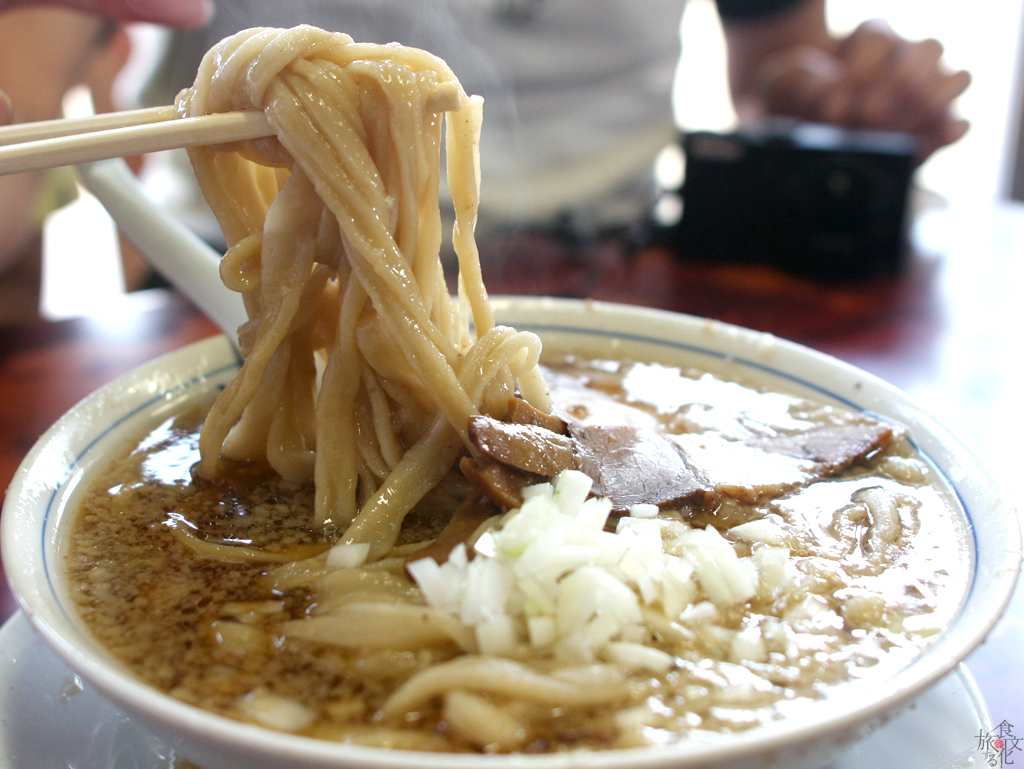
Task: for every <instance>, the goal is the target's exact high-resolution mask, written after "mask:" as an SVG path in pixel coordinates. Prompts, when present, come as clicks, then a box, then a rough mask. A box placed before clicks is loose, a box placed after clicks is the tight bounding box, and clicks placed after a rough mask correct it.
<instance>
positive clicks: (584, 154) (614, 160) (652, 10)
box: [145, 0, 970, 240]
mask: <svg viewBox="0 0 1024 769" xmlns="http://www.w3.org/2000/svg"><path fill="white" fill-rule="evenodd" d="M717 2H718V8H719V13H720V15H721V17H722V20H723V23H724V28H725V32H726V39H727V43H728V47H729V75H730V84H731V88H732V95H733V98H734V101H735V104H736V107H737V111H738V113H739V114H740V115H741V116H742V118H743V119H744V120H748V121H749V120H755V119H758V118H759V117H762V116H765V115H772V114H785V115H791V116H795V117H799V118H802V119H806V120H814V121H825V122H830V123H835V124H838V125H842V126H849V127H865V128H880V129H892V130H901V131H908V132H912V133H915V134H917V135H918V136H919V138H920V141H921V146H922V147H923V154H922V159H924V158H925V157H927V155H928V154H930V153H931V152H932V151H934V150H935V149H937V148H939V147H942V146H945V145H946V144H949V143H951V142H952V141H955V140H956V139H957V138H959V137H960V136H961V135H963V133H964V131H965V130H966V128H967V125H966V123H965V122H964V121H962V120H959V119H958V118H957V117H956V116H955V115H954V114H953V111H952V103H953V101H954V99H955V98H956V97H957V96H958V95H959V94H960V93H962V92H963V90H964V89H965V88H966V87H967V85H968V83H969V80H970V78H969V76H968V74H967V73H966V72H948V71H946V69H945V68H944V66H943V64H942V61H941V56H942V46H941V45H940V44H939V43H938V42H936V41H934V40H926V41H922V42H911V41H907V40H904V39H902V38H900V37H898V36H897V35H896V34H895V33H894V32H893V31H892V30H891V29H890V28H889V27H888V26H887V25H886V24H885V23H884V22H882V21H874V22H868V23H865V24H863V25H861V27H859V28H858V29H857V30H856V31H854V32H853V33H852V34H850V35H845V36H835V35H832V34H831V33H830V32H829V31H828V29H827V26H826V23H825V0H717ZM684 4H685V0H644V2H643V3H626V2H623V0H420V1H419V2H417V3H408V2H405V0H304V1H303V2H301V3H298V4H291V3H289V4H284V3H279V2H276V0H217V13H216V15H215V16H214V18H213V20H212V21H211V23H210V24H209V25H207V26H206V27H204V28H202V29H198V30H195V31H192V32H186V33H181V34H178V35H175V37H174V39H173V41H172V42H171V46H170V50H169V51H168V53H167V55H166V56H165V57H164V66H163V67H162V68H161V70H160V71H159V72H158V73H157V75H156V77H155V78H154V80H153V81H152V83H151V84H150V87H149V89H148V90H147V93H146V96H145V103H146V104H166V103H168V102H169V101H170V100H171V99H173V98H174V95H175V94H176V93H177V92H178V91H179V90H180V89H181V88H184V87H187V86H189V85H190V84H191V83H192V80H193V79H194V77H195V72H196V69H197V68H198V65H199V61H200V59H201V57H202V55H203V54H204V53H205V52H206V51H207V50H208V49H209V48H210V47H212V46H213V45H215V44H216V43H217V42H218V41H219V40H221V39H223V38H224V37H226V36H228V35H230V34H233V33H234V32H236V31H238V30H240V29H243V28H246V27H252V26H270V27H290V26H294V25H295V24H296V23H300V22H303V23H310V24H314V25H316V26H320V27H324V28H325V29H333V30H338V31H343V32H346V33H348V34H350V35H351V36H352V37H353V38H354V39H355V40H357V41H367V42H375V43H386V42H389V41H392V40H397V41H399V42H401V43H403V44H405V45H411V46H416V47H420V48H424V49H426V50H428V51H431V52H432V53H435V54H437V55H438V56H440V57H441V58H442V59H444V60H445V61H446V62H447V63H448V64H449V65H450V66H451V68H452V70H453V71H454V72H455V73H456V75H457V76H458V77H459V79H460V80H461V81H462V83H463V85H464V86H465V89H466V91H467V92H468V93H475V94H480V95H482V96H483V97H484V127H483V135H482V138H481V166H482V178H483V180H484V183H483V190H482V197H481V210H480V222H479V224H478V235H479V237H480V238H481V239H483V240H486V238H487V237H488V235H489V234H490V233H492V232H495V231H497V232H502V231H508V230H509V229H512V230H515V229H516V228H527V229H529V228H550V227H552V226H556V227H564V228H566V229H568V230H570V231H575V232H579V233H582V234H584V235H586V234H587V233H593V232H606V231H612V230H615V229H621V228H622V227H627V226H629V225H630V224H631V223H635V222H636V221H638V220H639V219H641V218H642V217H643V216H644V215H645V213H646V211H647V210H648V208H649V206H650V204H651V202H652V196H653V194H654V188H653V181H652V180H653V175H652V167H653V160H654V158H655V156H656V155H657V153H658V152H659V151H660V150H661V149H663V148H664V147H665V146H666V144H668V143H669V142H671V141H673V140H674V139H675V138H676V133H677V132H676V126H675V122H674V117H673V111H672V105H671V89H672V84H673V79H674V76H675V70H676V66H677V63H678V60H679V56H680V39H679V22H680V19H681V17H682V11H683V8H684ZM196 226H197V227H200V228H201V225H198V224H197V225H196ZM203 234H204V236H207V237H216V234H215V233H210V232H206V233H203Z"/></svg>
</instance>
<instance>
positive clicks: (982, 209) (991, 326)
mask: <svg viewBox="0 0 1024 769" xmlns="http://www.w3.org/2000/svg"><path fill="white" fill-rule="evenodd" d="M911 243H912V247H911V249H910V253H909V256H908V259H907V263H906V265H905V268H904V270H903V271H902V273H901V274H900V275H898V276H895V277H886V278H880V279H875V280H871V281H869V282H865V283H860V284H850V285H823V284H819V283H815V282H813V281H810V280H806V279H802V278H798V277H793V276H788V275H784V274H781V273H779V272H776V271H773V270H771V269H767V268H763V267H753V266H740V265H725V264H717V265H713V264H705V263H699V262H687V261H684V260H680V259H678V258H676V257H674V256H672V255H671V254H670V253H669V252H667V251H665V250H662V249H659V248H644V249H641V250H640V251H638V252H636V253H633V254H631V255H629V256H626V255H624V254H622V253H620V252H619V251H618V250H617V249H612V248H598V249H593V250H591V251H589V252H587V253H585V254H581V253H575V252H571V251H568V250H561V249H559V248H554V247H551V246H550V244H543V243H541V244H527V245H530V246H531V248H532V247H533V246H537V248H536V249H535V253H536V254H537V255H536V256H535V257H534V258H533V259H532V260H530V259H525V260H524V259H523V258H522V256H521V255H519V254H517V255H515V256H512V255H511V254H512V253H513V251H514V249H513V247H512V245H510V246H509V251H508V253H509V254H510V256H509V257H508V258H506V259H500V258H499V259H495V260H493V261H492V262H490V264H492V267H491V268H490V269H489V270H488V274H487V275H486V279H487V281H488V286H489V288H490V290H491V292H492V293H494V294H498V293H533V294H542V293H543V294H552V295H561V296H590V297H594V298H597V299H604V300H609V301H616V302H627V303H632V304H640V305H646V306H651V307H659V308H663V309H668V310H675V311H681V312H688V313H692V314H696V315H703V316H708V317H714V318H718V319H721V320H725V321H729V322H733V323H737V324H740V325H743V326H748V327H751V328H755V329H758V330H761V331H767V332H770V333H773V334H776V335H777V336H780V337H784V338H788V339H791V340H794V341H797V342H801V343H803V344H806V345H808V346H810V347H813V348H815V349H818V350H821V351H823V352H826V353H830V354H832V355H835V356H837V357H839V358H842V359H844V360H846V361H848V362H850V363H853V364H855V365H857V366H860V367H861V368H863V369H865V370H867V371H869V372H871V373H873V374H876V375H877V376H880V377H881V378H883V379H885V380H887V381H889V382H891V383H892V384H894V385H896V386H897V387H900V388H902V389H903V390H905V391H907V392H908V393H909V394H910V395H912V396H913V397H914V398H915V399H916V400H917V401H918V402H919V403H920V404H921V405H922V406H924V407H925V408H926V409H927V410H929V411H931V412H932V413H933V414H935V415H936V416H938V417H939V418H940V419H941V420H942V421H943V422H945V423H946V424H947V426H949V427H950V428H952V429H953V430H954V431H957V432H959V433H960V434H961V435H962V436H964V437H965V438H966V439H967V440H968V441H969V442H971V443H973V444H974V445H975V446H976V447H977V448H978V450H979V452H980V454H981V456H982V457H984V458H985V459H987V460H988V462H989V464H990V467H991V469H992V472H993V474H994V475H995V477H996V479H997V480H998V481H999V482H1000V483H1001V484H1002V486H1003V489H1004V492H1006V493H1008V494H1009V495H1010V499H1011V504H1013V505H1014V506H1016V501H1015V496H1016V490H1015V488H1014V486H1013V483H1014V482H1015V481H1016V480H1017V477H1018V474H1017V472H1015V471H1016V465H1017V464H1019V462H1020V460H1021V459H1022V449H1021V441H1020V436H1021V435H1022V434H1024V410H1022V409H1020V408H1018V407H1017V404H1016V403H1015V402H1014V401H1015V399H1016V396H1017V394H1018V393H1019V390H1020V386H1019V382H1020V381H1021V380H1022V378H1024V370H1022V369H1024V363H1022V360H1021V352H1022V350H1021V343H1020V331H1021V329H1022V328H1024V323H1022V316H1024V301H1022V297H1024V259H1022V258H1021V257H1022V255H1024V207H1021V206H1016V205H1013V204H999V205H995V206H980V205H979V206H978V207H977V208H971V207H963V208H951V209H946V210H931V211H928V212H925V213H922V214H919V215H918V216H917V217H916V218H915V222H914V224H913V226H912V232H911ZM523 245H524V244H522V243H519V244H517V246H523ZM531 261H532V263H531ZM541 265H543V269H540V266H541ZM215 333H217V329H216V328H215V327H214V326H213V324H212V323H211V322H210V321H209V320H207V319H206V318H205V317H204V316H202V315H201V314H200V313H199V312H198V311H197V310H196V309H195V308H194V307H192V306H191V305H190V304H188V303H187V302H186V301H185V300H183V299H181V298H180V297H179V296H178V295H176V294H174V293H173V292H166V291H158V292H142V293H139V294H134V295H128V296H127V297H125V299H124V301H123V302H122V303H120V304H118V305H117V306H116V307H111V308H110V311H109V312H108V313H107V314H105V315H104V316H102V317H96V318H90V319H77V320H73V321H63V322H57V323H46V322H41V321H40V322H30V323H24V324H22V325H18V326H13V327H9V328H5V329H2V330H0V394H2V397H0V488H6V487H7V485H8V483H9V482H10V479H11V477H12V476H13V474H14V472H15V470H16V469H17V466H18V464H19V463H20V461H21V459H22V457H23V456H24V455H25V454H26V453H27V452H28V450H29V449H30V448H31V446H32V444H33V443H34V442H35V441H36V439H37V438H38V437H39V436H40V435H41V434H42V433H43V431H44V430H45V429H46V428H47V427H48V426H49V425H50V424H51V423H52V422H53V421H54V420H56V419H57V417H59V416H60V415H61V414H62V413H63V412H65V411H66V410H67V409H69V408H70V407H71V406H73V405H74V404H75V403H76V402H77V401H78V400H79V399H80V398H82V397H83V396H85V395H87V394H88V393H89V392H91V391H92V390H94V389H96V388H97V387H99V386H101V385H103V384H104V383H106V382H108V381H110V380H111V379H113V378H114V377H116V376H118V375H119V374H122V373H124V372H126V371H128V370H130V369H132V368H134V367H135V366H137V365H139V364H141V363H143V362H145V361H147V360H150V359H152V358H153V357H155V356H157V355H160V354H162V353H165V352H169V351H171V350H174V349H177V348H179V347H181V346H183V345H185V344H187V343H189V342H192V341H196V340H198V339H202V338H204V337H207V336H210V335H212V334H215ZM14 611H16V604H15V602H14V600H13V598H12V596H11V595H10V592H9V591H8V590H7V588H6V583H5V582H4V583H3V584H2V586H0V620H3V619H6V618H7V617H8V616H9V615H10V614H12V613H13V612H14ZM967 666H968V669H969V670H970V671H971V673H972V674H973V675H974V677H975V679H976V680H977V681H978V684H979V686H980V688H981V691H982V693H983V695H984V697H985V699H986V701H987V703H988V706H989V709H990V712H991V714H992V716H993V719H994V721H995V723H1000V722H1003V721H1006V722H1008V723H1009V724H1011V725H1013V727H1014V730H1015V731H1014V733H1015V734H1024V590H1021V589H1018V591H1017V594H1016V595H1015V598H1014V600H1013V601H1012V603H1011V605H1010V607H1009V609H1008V611H1007V613H1006V615H1005V616H1004V618H1003V620H1002V622H1001V623H1000V624H999V625H998V626H997V627H996V629H995V630H994V631H993V632H992V633H991V635H990V637H989V639H988V640H987V642H986V643H985V644H984V645H983V646H981V647H980V648H979V649H978V650H977V651H975V652H974V654H973V655H972V656H971V657H970V658H969V660H968V663H967ZM968 747H972V746H965V748H968ZM1020 760H1021V761H1024V754H1022V755H1021V757H1020Z"/></svg>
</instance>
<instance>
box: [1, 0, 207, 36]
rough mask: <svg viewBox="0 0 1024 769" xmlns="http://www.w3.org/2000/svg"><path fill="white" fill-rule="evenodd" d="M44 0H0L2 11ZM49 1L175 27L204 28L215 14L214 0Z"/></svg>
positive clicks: (127, 19) (47, 1)
mask: <svg viewBox="0 0 1024 769" xmlns="http://www.w3.org/2000/svg"><path fill="white" fill-rule="evenodd" d="M39 2H40V0H0V10H2V9H3V8H5V7H14V6H17V5H37V4H39ZM45 2H46V3H47V4H51V5H63V6H65V7H67V8H74V9H75V10H79V11H84V12H86V13H91V14H93V15H95V16H102V17H105V18H110V19H123V20H125V21H147V22H151V23H153V24H164V25H167V26H171V27H181V28H185V29H191V28H195V27H201V26H203V25H204V24H206V23H207V22H208V21H209V20H210V19H211V18H212V17H213V11H214V7H213V2H212V0H45Z"/></svg>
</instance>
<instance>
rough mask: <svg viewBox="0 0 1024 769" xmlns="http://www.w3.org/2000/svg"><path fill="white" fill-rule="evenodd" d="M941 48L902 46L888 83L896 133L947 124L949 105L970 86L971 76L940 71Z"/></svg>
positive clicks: (931, 43) (933, 44)
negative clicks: (897, 131) (937, 123)
mask: <svg viewBox="0 0 1024 769" xmlns="http://www.w3.org/2000/svg"><path fill="white" fill-rule="evenodd" d="M942 52H943V49H942V45H941V43H939V42H938V41H937V40H931V39H929V40H923V41H921V42H919V43H907V44H904V45H903V46H901V48H900V51H899V54H898V56H897V58H896V61H895V62H894V63H893V68H892V75H891V79H890V81H889V97H888V98H889V105H888V107H889V109H890V115H889V118H890V120H891V122H892V124H893V126H894V127H895V128H896V129H897V130H918V129H921V128H922V127H924V126H929V125H933V124H935V123H936V122H940V121H943V120H947V119H948V117H949V115H948V112H949V106H950V104H951V102H952V101H953V100H954V99H955V98H956V97H957V96H959V95H960V94H961V93H963V91H964V89H966V88H967V86H968V85H969V84H970V75H968V74H967V73H966V72H963V73H952V74H950V73H947V72H944V71H943V70H942V68H941V58H942Z"/></svg>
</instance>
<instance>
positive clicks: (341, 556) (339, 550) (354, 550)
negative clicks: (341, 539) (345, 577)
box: [327, 543, 370, 569]
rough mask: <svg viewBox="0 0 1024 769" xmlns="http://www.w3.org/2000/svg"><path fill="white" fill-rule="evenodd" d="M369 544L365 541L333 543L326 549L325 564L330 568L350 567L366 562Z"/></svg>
mask: <svg viewBox="0 0 1024 769" xmlns="http://www.w3.org/2000/svg"><path fill="white" fill-rule="evenodd" d="M369 554H370V546H369V545H368V544H366V543H359V544H352V545H345V544H342V545H335V546H334V547H332V548H331V549H330V550H328V551H327V566H328V568H331V569H351V568H353V567H355V566H362V565H363V564H364V563H366V557H367V556H368V555H369Z"/></svg>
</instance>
